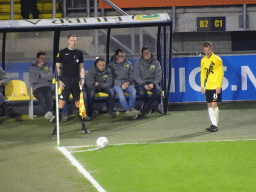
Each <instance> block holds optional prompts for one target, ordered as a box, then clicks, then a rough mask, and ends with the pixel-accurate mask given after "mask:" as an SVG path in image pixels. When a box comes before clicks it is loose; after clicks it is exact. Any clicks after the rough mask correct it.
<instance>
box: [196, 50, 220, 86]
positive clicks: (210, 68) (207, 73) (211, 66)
mask: <svg viewBox="0 0 256 192" xmlns="http://www.w3.org/2000/svg"><path fill="white" fill-rule="evenodd" d="M223 76H224V71H223V64H222V59H221V58H220V57H219V56H217V55H215V54H214V53H212V55H211V57H210V58H209V59H208V58H207V56H205V57H203V58H202V60H201V87H205V88H206V89H209V90H213V89H216V88H217V87H220V88H221V87H222V79H223Z"/></svg>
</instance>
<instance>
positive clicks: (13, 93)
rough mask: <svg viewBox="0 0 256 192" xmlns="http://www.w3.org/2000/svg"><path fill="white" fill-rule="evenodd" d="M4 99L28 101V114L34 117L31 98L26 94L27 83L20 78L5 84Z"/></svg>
mask: <svg viewBox="0 0 256 192" xmlns="http://www.w3.org/2000/svg"><path fill="white" fill-rule="evenodd" d="M6 99H7V100H8V101H10V102H11V101H29V107H28V114H29V117H30V118H31V119H33V117H34V106H33V98H32V97H30V95H29V94H28V89H27V85H26V83H25V82H24V81H21V80H12V81H9V82H8V84H7V85H6Z"/></svg>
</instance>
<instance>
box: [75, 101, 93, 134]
mask: <svg viewBox="0 0 256 192" xmlns="http://www.w3.org/2000/svg"><path fill="white" fill-rule="evenodd" d="M75 105H76V108H77V111H78V118H79V120H80V122H81V125H82V132H83V133H87V134H90V131H89V130H88V129H87V128H86V126H85V119H84V118H83V117H82V116H81V115H80V114H79V105H80V100H76V101H75Z"/></svg>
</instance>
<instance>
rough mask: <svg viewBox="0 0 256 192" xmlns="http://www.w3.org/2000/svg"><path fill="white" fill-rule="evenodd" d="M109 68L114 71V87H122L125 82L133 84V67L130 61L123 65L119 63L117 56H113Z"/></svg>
mask: <svg viewBox="0 0 256 192" xmlns="http://www.w3.org/2000/svg"><path fill="white" fill-rule="evenodd" d="M109 66H110V67H111V68H112V70H113V75H114V85H116V86H119V87H121V86H122V85H123V83H125V82H129V83H130V85H131V84H133V81H134V78H133V67H132V64H131V62H130V61H128V60H126V59H125V60H124V62H123V63H117V61H116V56H115V55H113V56H112V57H111V60H110V63H109Z"/></svg>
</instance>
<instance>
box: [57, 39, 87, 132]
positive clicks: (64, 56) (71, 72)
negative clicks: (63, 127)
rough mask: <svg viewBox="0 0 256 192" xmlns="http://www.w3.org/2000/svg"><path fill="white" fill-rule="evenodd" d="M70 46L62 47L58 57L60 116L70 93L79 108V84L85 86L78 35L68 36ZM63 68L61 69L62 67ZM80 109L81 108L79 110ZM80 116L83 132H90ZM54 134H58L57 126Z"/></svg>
mask: <svg viewBox="0 0 256 192" xmlns="http://www.w3.org/2000/svg"><path fill="white" fill-rule="evenodd" d="M67 43H68V47H67V48H65V49H62V50H61V51H60V52H59V53H58V55H57V58H56V67H57V71H58V76H59V86H60V88H61V94H60V98H59V117H61V114H62V110H63V108H64V105H65V103H66V101H67V100H68V99H69V95H70V93H72V95H73V99H74V101H75V105H76V107H77V108H79V96H80V89H79V85H81V86H82V87H83V86H84V77H85V71H84V66H83V62H84V59H83V53H82V51H80V50H78V49H75V47H76V35H74V34H71V35H69V36H68V40H67ZM61 65H62V68H61V70H60V67H61ZM78 111H79V110H78ZM78 117H79V119H80V122H81V124H82V132H83V133H88V134H89V133H90V132H89V131H88V130H87V128H86V127H85V120H84V119H82V117H81V116H80V115H79V113H78ZM52 135H56V126H55V128H54V130H53V133H52Z"/></svg>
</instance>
